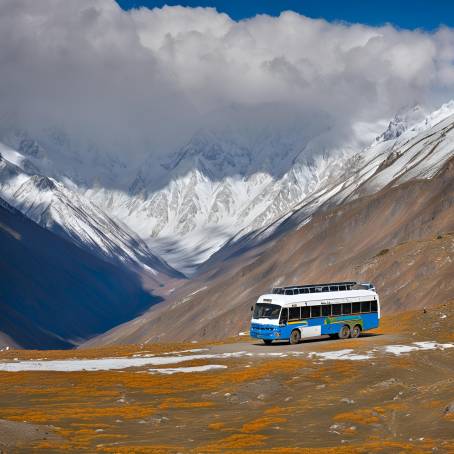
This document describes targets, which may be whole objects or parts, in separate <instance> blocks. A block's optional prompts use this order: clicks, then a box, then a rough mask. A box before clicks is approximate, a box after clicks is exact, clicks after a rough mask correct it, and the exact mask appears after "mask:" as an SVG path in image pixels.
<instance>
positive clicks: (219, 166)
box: [1, 102, 454, 275]
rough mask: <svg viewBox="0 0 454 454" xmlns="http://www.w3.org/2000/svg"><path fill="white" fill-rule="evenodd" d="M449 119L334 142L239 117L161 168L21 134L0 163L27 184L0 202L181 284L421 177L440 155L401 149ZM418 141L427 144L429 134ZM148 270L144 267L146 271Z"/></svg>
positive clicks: (318, 126) (418, 114)
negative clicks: (232, 251) (255, 245)
mask: <svg viewBox="0 0 454 454" xmlns="http://www.w3.org/2000/svg"><path fill="white" fill-rule="evenodd" d="M453 113H454V103H453V102H451V103H448V104H446V105H444V106H443V107H442V108H441V109H439V110H438V111H436V112H433V113H432V114H430V115H426V113H425V112H424V111H423V110H422V109H421V108H418V107H417V108H413V109H410V110H408V111H405V112H402V113H399V114H398V115H396V117H395V118H394V119H393V120H392V121H391V122H390V123H389V125H388V127H387V129H386V124H382V123H379V124H374V125H360V126H361V127H358V130H357V131H356V132H355V134H353V133H352V137H349V138H343V139H342V140H338V138H337V137H336V133H335V130H333V129H332V128H331V127H329V125H330V120H329V119H328V120H327V119H322V120H323V121H322V120H321V119H318V118H314V119H304V121H305V122H312V123H313V124H312V125H310V127H306V128H303V126H304V125H303V124H302V123H301V122H298V121H296V120H295V123H294V124H289V125H281V124H279V125H274V124H273V122H272V119H270V121H269V124H268V127H266V128H264V129H263V122H262V123H261V124H262V129H261V130H254V128H253V124H254V122H253V118H252V119H248V118H246V117H241V118H240V120H239V121H236V122H234V123H233V124H230V123H228V124H226V125H223V126H222V127H219V126H213V125H207V127H206V128H205V129H204V130H201V131H199V132H198V133H197V134H195V135H194V136H193V137H192V138H191V139H190V140H189V141H188V143H186V144H185V145H184V146H182V147H181V148H180V149H179V150H177V151H176V152H175V153H174V155H172V156H171V157H170V158H168V157H167V158H165V159H164V158H156V157H154V156H153V158H147V159H145V160H144V161H143V162H127V160H126V158H125V159H124V160H123V161H122V160H121V159H120V158H113V157H112V156H109V155H108V154H106V153H104V154H102V153H101V152H99V151H98V150H90V151H89V152H86V153H84V152H83V151H82V150H79V149H77V147H76V146H75V145H74V144H71V141H69V140H68V139H67V138H64V137H63V138H61V137H60V136H59V135H58V134H54V135H52V136H51V138H50V139H49V140H47V141H46V142H43V143H41V142H40V143H38V142H37V141H35V140H33V139H31V138H30V137H28V136H27V135H26V134H24V133H15V134H9V135H7V136H5V137H4V138H3V141H4V142H6V143H7V144H8V146H9V147H10V149H9V152H8V153H9V154H8V155H5V152H4V155H5V157H6V159H9V160H10V161H11V162H12V163H14V162H15V163H16V165H17V166H19V165H20V167H21V170H22V173H24V172H26V173H27V175H29V176H30V175H35V177H34V178H33V179H29V180H27V182H26V181H25V180H24V177H23V175H22V176H20V175H18V176H17V178H15V179H13V180H12V181H14V184H13V186H14V188H9V187H8V184H11V183H3V184H2V188H1V191H2V193H6V195H7V196H8V197H10V198H9V200H10V201H11V203H12V204H14V205H16V206H19V207H20V209H21V210H22V211H23V212H25V213H28V215H30V216H31V217H32V218H33V219H35V220H37V221H38V222H40V223H41V224H42V225H49V226H51V225H54V228H55V225H56V224H58V225H61V224H64V218H67V216H68V215H67V213H66V212H65V210H68V209H69V211H71V212H72V213H76V212H77V213H78V216H81V213H83V212H85V213H86V217H85V220H84V222H83V223H82V224H83V225H84V227H83V228H81V227H80V225H79V223H80V220H78V221H77V222H78V225H77V226H76V225H75V226H73V227H71V228H69V229H68V232H75V235H76V236H77V237H83V238H84V239H83V242H84V243H85V244H89V245H91V243H92V239H93V231H95V232H96V235H98V234H99V232H100V231H102V232H105V231H109V232H110V233H109V235H108V237H107V238H106V237H104V238H97V239H96V241H95V243H96V244H97V245H98V246H95V247H99V249H100V251H101V252H102V253H104V254H107V255H110V256H117V255H118V256H120V257H122V258H121V260H123V261H124V260H129V259H130V258H131V257H134V256H137V255H138V257H134V258H133V260H135V261H139V262H142V263H145V262H147V260H146V259H145V258H144V257H147V256H148V255H149V254H150V252H149V251H150V250H152V251H153V252H154V253H155V254H157V255H159V256H160V257H163V258H164V259H165V260H166V261H167V262H168V263H169V264H170V265H171V266H173V267H174V268H176V269H178V270H180V271H182V272H184V273H186V274H188V275H191V274H192V273H193V272H194V271H195V270H196V269H197V267H198V266H199V265H200V264H201V263H203V262H205V261H206V260H207V259H208V258H209V257H210V256H212V254H214V253H215V252H216V251H218V250H219V249H221V248H222V246H223V245H225V244H226V243H228V242H231V241H232V240H234V241H238V240H239V239H240V238H242V237H244V236H245V235H248V234H253V236H254V237H256V236H257V235H259V236H260V235H265V233H264V232H265V231H266V232H271V231H273V229H275V228H277V226H278V225H280V224H281V223H282V222H283V220H284V219H286V218H287V217H288V216H291V217H292V219H295V218H296V216H297V215H296V214H294V215H293V216H292V213H296V212H298V213H299V214H298V217H299V218H301V221H300V222H305V220H307V218H308V217H309V216H310V215H311V213H312V212H314V210H315V209H316V208H318V207H319V206H321V205H323V204H325V203H330V204H335V203H340V202H342V201H343V200H348V199H351V198H354V197H358V196H359V195H362V194H365V193H368V192H373V191H376V190H379V189H380V188H381V187H383V186H384V185H386V184H388V183H389V182H390V181H392V180H393V179H396V178H399V179H400V180H399V181H403V180H404V179H405V178H412V177H414V176H417V175H421V176H424V175H430V172H432V171H433V169H436V168H437V166H438V165H442V163H443V162H444V161H443V160H444V159H446V158H447V157H448V156H449V153H450V151H449V148H448V149H446V148H445V145H440V146H438V145H437V146H436V147H435V149H434V151H433V152H431V153H430V154H429V155H427V156H426V155H423V154H421V155H419V154H418V153H419V152H418V151H416V150H417V149H418V148H417V146H416V145H414V146H412V145H411V143H410V142H411V140H412V139H413V138H416V137H418V138H416V139H415V141H416V142H418V140H420V138H421V140H423V141H424V140H425V139H422V137H423V135H424V131H429V130H431V128H432V127H434V126H435V125H436V124H437V123H439V122H440V121H442V120H443V119H446V118H448V117H449V116H450V115H451V114H453ZM446 121H448V123H449V120H446ZM220 123H221V122H219V121H216V122H214V124H217V125H219V124H220ZM326 125H328V127H326ZM307 131H310V133H309V132H307ZM383 131H384V132H383ZM380 133H381V134H380ZM430 134H432V133H430ZM440 134H444V135H446V134H449V130H447V129H443V131H442V132H440ZM377 136H378V137H377ZM375 137H376V138H375ZM430 137H432V138H431V139H430V140H433V141H436V140H438V139H436V137H438V136H437V134H434V135H433V136H430ZM443 137H444V136H443ZM374 138H375V139H374ZM439 139H440V140H441V138H439ZM371 142H372V144H371ZM407 142H408V146H407V147H406V144H407ZM424 143H425V142H424ZM435 143H436V142H434V146H435ZM444 143H446V144H448V143H449V141H445V142H444ZM370 144H371V145H370ZM366 145H369V146H366ZM446 146H447V145H446ZM11 148H12V149H14V150H16V151H14V150H11ZM421 153H422V152H421ZM413 154H414V157H412V156H413ZM406 160H408V162H407V161H406ZM386 169H387V170H386ZM397 169H399V170H397ZM385 170H386V171H385ZM5 172H11V170H8V171H6V170H3V171H2V173H3V174H4V173H5ZM399 172H400V173H399ZM36 175H41V176H40V177H38V176H36ZM43 176H46V177H47V178H44V177H43ZM3 180H4V178H3ZM8 180H9V181H11V178H8ZM22 185H23V187H22V189H21V190H19V188H20V186H22ZM50 186H52V188H51V189H50V188H49V187H50ZM13 194H14V198H15V199H17V200H15V201H13V200H12V199H11V198H12V197H13ZM32 194H33V196H32ZM37 194H39V195H37ZM49 194H52V197H53V198H52V200H53V202H52V204H50V203H49V199H48V197H49ZM46 201H47V202H46ZM57 201H58V203H60V204H61V208H58V209H57V206H58V203H57ZM71 203H72V204H73V205H74V204H75V206H72V205H71ZM68 206H69V207H71V208H67V207H68ZM44 207H46V209H44ZM63 207H65V208H63ZM79 207H80V210H79ZM49 211H51V214H50V215H49ZM106 213H107V214H106ZM82 217H83V216H82ZM55 220H57V222H56V223H55V222H54V221H55ZM90 220H95V221H94V224H95V225H93V224H92V222H91V221H90ZM87 225H88V226H89V228H88V227H86V226H87ZM107 226H109V227H107ZM269 226H271V227H269ZM86 228H88V229H89V230H86ZM91 229H93V230H91ZM112 232H116V233H114V234H113V235H114V238H111V237H110V236H111V234H112ZM119 232H121V233H119ZM132 232H134V233H132ZM267 234H268V233H267ZM69 235H71V233H69ZM96 235H95V236H96ZM139 238H140V239H139ZM136 244H137V245H140V246H139V247H136ZM131 245H132V246H131ZM122 250H124V251H123V252H122ZM156 260H158V259H156V258H154V259H153V260H152V261H151V263H148V262H147V263H145V264H146V265H147V266H150V267H152V268H153V267H156V266H157V265H156ZM158 262H159V260H158ZM160 263H161V265H159V266H163V265H162V262H160ZM153 264H154V265H153Z"/></svg>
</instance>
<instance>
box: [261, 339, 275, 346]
mask: <svg viewBox="0 0 454 454" xmlns="http://www.w3.org/2000/svg"><path fill="white" fill-rule="evenodd" d="M262 340H263V343H264V344H265V345H271V342H273V339H262Z"/></svg>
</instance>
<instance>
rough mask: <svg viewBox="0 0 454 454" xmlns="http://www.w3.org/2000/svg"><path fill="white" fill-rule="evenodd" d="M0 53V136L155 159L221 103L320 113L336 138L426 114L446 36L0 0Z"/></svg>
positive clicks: (451, 55)
mask: <svg viewBox="0 0 454 454" xmlns="http://www.w3.org/2000/svg"><path fill="white" fill-rule="evenodd" d="M0 43H1V45H0V124H1V125H3V127H5V125H6V126H10V125H11V124H13V125H15V126H19V127H23V128H24V129H27V130H30V131H31V132H32V133H34V134H39V133H40V131H41V130H42V129H48V128H58V129H60V130H63V131H66V132H67V133H68V135H69V136H70V137H72V138H77V139H79V140H81V141H82V142H84V141H86V142H89V143H93V144H95V145H97V146H98V147H100V148H102V149H112V150H116V151H117V152H119V153H121V152H123V153H124V152H125V151H127V152H128V153H138V154H143V153H161V152H167V151H168V150H171V149H172V148H174V147H176V146H178V145H179V144H180V143H181V142H182V141H183V140H184V139H185V138H186V137H188V135H190V134H191V133H192V132H193V131H195V130H196V129H197V128H199V127H200V126H201V125H203V124H204V123H205V122H206V119H207V118H211V117H212V112H213V111H216V112H219V111H223V110H224V109H227V110H228V109H229V108H230V107H231V106H236V108H240V109H241V108H242V107H245V108H246V112H248V111H252V112H258V111H259V110H260V109H263V110H268V109H272V107H270V106H272V105H274V104H278V105H279V106H280V107H279V109H276V113H275V115H276V116H279V118H278V119H276V121H277V122H278V123H285V122H286V119H287V117H288V118H289V119H290V118H295V111H297V112H299V113H301V118H307V117H308V116H309V117H310V116H312V115H313V114H319V115H322V116H323V115H326V113H328V116H329V118H330V120H329V121H330V122H333V124H334V125H335V128H336V130H338V131H339V136H340V137H342V136H348V134H349V133H350V132H351V131H352V125H354V124H355V123H358V122H365V123H367V122H374V121H378V120H381V119H383V118H389V117H390V116H392V115H393V114H394V113H395V112H396V111H397V110H399V109H400V108H402V107H403V106H408V105H411V104H414V103H416V102H419V103H422V104H429V105H431V106H432V105H434V104H437V103H439V102H441V101H444V100H446V98H447V97H448V94H449V93H450V92H451V91H452V89H453V87H454V63H453V62H454V50H453V49H454V31H453V30H451V29H448V28H442V29H440V30H438V31H437V32H435V33H425V32H422V31H406V30H397V29H395V28H393V27H391V26H384V27H379V28H373V27H367V26H364V25H349V24H340V23H328V22H326V21H323V20H313V19H309V18H306V17H304V16H301V15H298V14H296V13H293V12H285V13H282V14H281V16H280V17H277V18H274V17H269V16H263V15H262V16H257V17H254V18H252V19H248V20H244V21H240V22H236V21H234V20H232V19H230V18H229V17H228V16H227V15H225V14H220V13H218V12H217V11H216V10H214V9H211V8H194V9H191V8H183V7H164V8H162V9H153V10H149V9H145V8H142V9H139V10H132V11H128V12H125V11H123V10H121V9H120V8H119V6H118V5H117V4H116V3H115V2H114V1H113V0H95V1H93V0H72V1H63V0H41V1H39V2H37V1H36V0H3V1H2V2H1V4H0ZM250 109H252V110H250ZM264 117H265V118H266V121H267V122H269V120H270V118H269V115H264ZM260 118H261V116H260V115H257V122H260V121H261V120H260ZM330 126H332V124H331V123H330Z"/></svg>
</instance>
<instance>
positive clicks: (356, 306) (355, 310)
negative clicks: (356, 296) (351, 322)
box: [352, 303, 361, 314]
mask: <svg viewBox="0 0 454 454" xmlns="http://www.w3.org/2000/svg"><path fill="white" fill-rule="evenodd" d="M360 312H361V303H352V314H359V313H360Z"/></svg>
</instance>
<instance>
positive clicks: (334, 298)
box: [257, 289, 378, 306]
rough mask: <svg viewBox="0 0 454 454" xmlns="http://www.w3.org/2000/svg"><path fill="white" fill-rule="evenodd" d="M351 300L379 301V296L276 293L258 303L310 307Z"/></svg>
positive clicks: (364, 292)
mask: <svg viewBox="0 0 454 454" xmlns="http://www.w3.org/2000/svg"><path fill="white" fill-rule="evenodd" d="M347 298H349V299H350V302H352V301H355V300H356V298H358V301H361V300H366V299H368V300H370V299H377V300H378V295H377V293H376V292H374V291H373V290H364V289H360V290H345V291H342V292H338V291H336V292H319V293H303V294H301V293H300V294H296V295H282V294H276V293H269V294H266V295H261V296H260V297H259V299H258V301H257V302H258V303H270V304H277V305H279V306H287V305H288V306H291V305H293V304H302V305H306V303H307V304H308V305H310V304H313V303H318V304H320V303H321V302H323V303H326V304H330V303H336V302H339V303H344V302H347V301H346V299H347Z"/></svg>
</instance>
